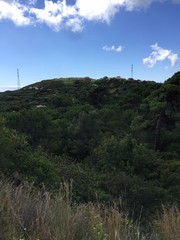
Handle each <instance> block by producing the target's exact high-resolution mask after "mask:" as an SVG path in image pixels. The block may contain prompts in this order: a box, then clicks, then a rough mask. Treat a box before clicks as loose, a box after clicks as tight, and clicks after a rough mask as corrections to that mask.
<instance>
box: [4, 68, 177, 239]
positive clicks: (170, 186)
mask: <svg viewBox="0 0 180 240" xmlns="http://www.w3.org/2000/svg"><path fill="white" fill-rule="evenodd" d="M179 156H180V72H177V73H176V74H175V75H174V76H172V78H170V79H168V80H167V81H166V82H164V83H156V82H152V81H139V80H133V79H129V80H126V79H116V78H111V79H109V78H107V77H104V78H102V79H99V80H93V79H90V78H82V79H79V78H69V79H52V80H46V81H42V82H38V83H36V84H33V85H30V86H27V87H24V88H22V89H20V90H17V91H13V92H10V91H7V92H4V93H0V174H2V175H3V178H4V177H5V178H6V179H10V180H12V181H13V182H14V183H13V184H15V185H16V188H15V189H14V190H13V188H12V185H11V183H9V182H6V181H5V182H4V180H2V182H1V190H0V191H1V192H0V194H1V199H2V200H3V199H5V198H4V196H6V199H8V201H9V202H8V201H7V203H6V204H7V206H6V204H5V203H4V205H2V208H1V213H0V214H1V216H3V218H2V221H3V225H2V226H4V228H3V229H4V230H3V229H2V230H1V231H2V232H5V233H7V232H9V234H11V235H10V236H7V237H8V239H12V236H13V237H14V238H15V240H16V239H18V238H19V237H20V236H21V234H22V236H23V237H29V236H30V237H31V239H89V240H90V239H103V240H104V239H112V240H113V239H126V238H125V237H124V236H125V235H126V237H127V236H129V235H128V234H129V233H127V231H130V229H129V228H128V229H126V227H127V226H126V225H125V227H122V228H121V223H120V222H119V223H117V222H115V223H114V224H113V225H112V226H110V225H108V224H110V223H112V222H113V221H116V220H117V221H120V220H119V219H123V220H122V221H124V219H126V217H127V214H128V221H129V222H132V223H133V229H134V226H135V229H136V230H135V231H134V232H133V233H130V235H131V234H135V233H137V236H139V238H135V236H134V235H131V237H127V239H146V238H145V235H143V231H145V230H144V229H146V228H147V227H148V226H149V224H150V225H152V224H153V223H154V221H155V220H154V219H155V218H156V217H155V216H157V212H158V211H159V212H160V217H159V220H157V222H158V224H159V225H158V226H159V229H160V228H161V229H163V228H164V227H165V226H167V225H168V224H170V223H168V221H170V216H171V214H172V215H173V218H174V215H176V213H177V216H179V215H178V214H179V210H178V209H179V204H180V202H179V200H180V157H179ZM8 181H9V180H8ZM62 182H67V183H68V184H70V185H71V184H72V186H73V187H72V191H70V192H71V200H70V202H69V200H67V199H65V200H64V197H62V196H60V195H63V194H64V192H63V193H62V192H61V191H60V193H59V187H60V185H61V184H62ZM32 183H33V185H32ZM24 184H25V185H24ZM25 186H26V187H25ZM30 186H31V187H30ZM31 188H32V189H31ZM34 188H35V189H34ZM42 189H46V190H44V192H42ZM20 192H21V193H20ZM31 193H32V194H31ZM18 194H20V195H18ZM22 194H24V195H22ZM59 194H60V195H59ZM21 195H22V196H21ZM19 197H22V199H19V200H18V199H17V198H19ZM1 199H0V201H1ZM14 199H16V200H17V203H16V200H14ZM30 200H31V202H32V204H31V203H30V202H28V201H30ZM66 200H67V201H66ZM12 202H15V204H16V205H12ZM89 202H91V204H90V203H89ZM18 203H21V204H20V206H18ZM97 203H98V204H99V205H98V204H97ZM8 204H9V205H8ZM23 204H25V205H23ZM43 204H45V205H43ZM57 204H61V206H63V209H64V210H65V209H67V208H68V213H67V212H66V213H64V214H66V217H65V219H67V217H69V218H68V219H67V221H66V222H65V223H64V224H66V226H64V227H63V226H61V224H63V223H61V224H60V225H59V226H60V228H62V227H63V228H64V229H67V227H68V228H69V230H68V231H69V232H70V233H71V237H70V236H66V234H65V233H64V234H65V235H64V236H66V237H65V238H63V237H61V236H62V235H60V234H62V233H59V232H60V229H56V227H57V226H55V225H56V221H60V222H61V218H60V216H59V215H56V214H60V212H56V211H55V210H54V209H55V206H56V205H57ZM162 204H163V205H164V206H172V207H168V208H165V207H164V208H163V209H162ZM174 204H175V205H174ZM42 205H43V206H47V207H48V209H47V212H43V211H45V209H42V208H43V207H42ZM3 206H4V207H3ZM58 206H59V205H58ZM108 206H114V207H110V208H109V207H108ZM173 206H176V207H173ZM21 207H22V208H21ZM16 208H17V209H16ZM19 208H20V209H19ZM32 208H33V209H34V210H32V214H35V215H33V216H32V219H35V216H36V214H39V217H40V218H42V219H41V220H38V221H40V223H38V224H40V225H41V226H40V225H38V227H39V228H42V226H43V225H44V226H45V227H44V230H43V229H41V230H38V229H35V228H36V227H37V226H31V225H32V221H31V220H32V219H31V210H30V209H32ZM28 209H29V210H28ZM59 209H62V207H61V208H60V206H59ZM102 209H103V211H101V210H102ZM6 211H7V214H6ZM12 211H14V212H12ZM33 211H36V213H34V212H33ZM41 211H42V212H41ZM48 211H50V212H48ZM96 211H97V212H98V214H97V215H98V219H95V218H94V216H96V214H95V212H96ZM109 211H110V212H109ZM26 212H27V214H25V215H26V219H25V220H23V221H26V220H27V221H30V223H28V224H30V227H26V224H24V222H23V223H22V222H21V219H23V217H22V215H23V214H24V213H26ZM37 212H38V213H37ZM102 212H103V214H105V215H106V213H108V214H107V216H106V217H105V216H104V215H103V214H102ZM125 213H126V214H125ZM9 214H12V215H13V216H14V218H12V223H10V225H9V226H7V224H6V223H7V219H8V218H9V216H10V215H9ZM18 214H20V215H18ZM28 214H29V219H27V216H28ZM46 214H50V216H52V218H54V223H53V222H52V223H51V222H48V221H51V220H52V219H51V217H50V218H49V219H46V216H45V215H46ZM113 214H115V215H113ZM166 215H167V216H168V217H169V218H168V217H167V218H166V219H165V216H166ZM86 216H88V217H86ZM140 216H141V221H140V222H141V225H138V226H137V222H138V224H140V223H139V217H140ZM104 217H105V218H104ZM73 219H75V223H76V224H77V226H75V225H73V223H70V222H68V221H72V220H73ZM83 219H87V222H86V221H84V220H83ZM174 219H175V218H174ZM177 219H178V218H177ZM33 221H34V220H33ZM41 221H42V222H41ZM43 221H44V222H43ZM82 221H83V223H82ZM102 221H103V224H105V225H103V226H102V227H99V225H98V224H100V223H101V222H102ZM174 221H175V220H174ZM52 224H55V225H54V226H52ZM78 224H79V225H78ZM82 224H85V225H86V226H84V225H83V226H84V230H85V229H86V232H87V234H89V235H87V236H85V235H83V234H84V233H83V232H82V229H80V226H81V225H82ZM96 224H97V225H96ZM118 224H120V225H118ZM134 224H135V225H134ZM172 224H179V222H178V221H177V222H176V223H172ZM21 225H22V226H23V227H24V228H27V229H31V230H29V231H30V233H27V234H29V236H28V235H27V234H26V232H23V231H22V226H21ZM5 226H7V227H8V228H10V229H11V230H9V229H8V230H7V231H6V230H5ZM28 226H29V225H28ZM46 226H47V227H46ZM48 226H49V228H48ZM116 226H117V229H122V231H120V230H117V229H116ZM122 226H124V225H122ZM176 226H177V225H176ZM111 227H112V228H114V229H110V228H111ZM71 228H72V229H71ZM93 228H95V229H96V228H97V229H99V230H97V231H98V232H99V231H100V232H101V231H102V236H104V238H103V237H102V236H101V237H100V238H98V237H94V235H93V234H96V233H94V232H93ZM141 228H143V230H142V229H141ZM165 228H166V230H162V234H164V233H165V234H166V236H164V238H163V237H160V235H158V237H159V238H158V237H157V239H171V238H170V237H169V238H168V237H167V236H168V234H169V236H170V235H171V236H173V235H172V233H169V232H168V231H170V230H172V228H171V229H169V230H168V229H167V227H165ZM125 229H126V230H127V231H126V230H125ZM153 229H154V227H153ZM45 230H47V232H44V233H42V231H45ZM73 231H74V232H73ZM76 231H77V232H78V233H77V232H76ZM124 231H125V232H126V234H125V232H124ZM32 232H33V233H34V234H35V235H32ZM38 232H39V233H38ZM115 232H116V234H117V235H116V236H115ZM138 232H140V233H141V235H138V234H139V233H138ZM145 232H146V231H145ZM151 232H152V231H151ZM156 233H157V232H156ZM38 234H45V235H38ZM48 234H50V235H51V236H53V237H52V238H51V237H49V236H50V235H48ZM76 234H80V235H78V237H77V235H76ZM106 234H107V236H106ZM113 234H114V235H113ZM118 234H120V235H118ZM122 234H125V235H122ZM157 234H160V230H158V233H157ZM173 234H174V233H173ZM178 234H179V233H178ZM16 236H17V238H16ZM45 236H46V238H45ZM122 236H123V237H122ZM118 237H119V238H118ZM143 237H144V238H143ZM153 239H156V238H155V236H154V238H153ZM172 239H173V240H174V239H176V238H175V237H174V238H172ZM177 239H179V238H177Z"/></svg>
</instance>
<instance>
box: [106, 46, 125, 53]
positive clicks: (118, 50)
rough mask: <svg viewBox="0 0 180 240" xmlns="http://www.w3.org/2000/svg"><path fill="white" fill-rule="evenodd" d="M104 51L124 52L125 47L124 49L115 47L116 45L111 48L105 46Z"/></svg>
mask: <svg viewBox="0 0 180 240" xmlns="http://www.w3.org/2000/svg"><path fill="white" fill-rule="evenodd" d="M102 49H103V50H104V51H114V52H122V50H123V47H122V46H119V47H115V46H114V45H112V46H111V47H108V46H104V47H103V48H102Z"/></svg>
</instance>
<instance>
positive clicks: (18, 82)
mask: <svg viewBox="0 0 180 240" xmlns="http://www.w3.org/2000/svg"><path fill="white" fill-rule="evenodd" d="M17 89H18V90H19V89H20V77H19V69H18V68H17Z"/></svg>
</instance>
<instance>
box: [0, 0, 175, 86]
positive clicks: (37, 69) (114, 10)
mask: <svg viewBox="0 0 180 240" xmlns="http://www.w3.org/2000/svg"><path fill="white" fill-rule="evenodd" d="M132 64H133V66H134V74H133V76H134V78H135V79H141V80H154V81H157V82H163V81H165V80H166V79H167V78H169V77H170V76H172V75H173V74H174V73H175V72H177V71H179V70H180V0H67V1H64V0H59V1H55V0H54V1H48V0H24V1H20V0H16V1H14V0H0V91H4V90H7V89H15V88H16V85H17V75H16V72H17V68H18V69H19V73H20V81H21V86H25V85H28V84H31V83H34V82H38V81H41V80H44V79H51V78H58V77H85V76H89V77H92V78H95V79H97V78H101V77H104V76H108V77H113V76H121V77H124V78H129V77H130V76H131V65H132Z"/></svg>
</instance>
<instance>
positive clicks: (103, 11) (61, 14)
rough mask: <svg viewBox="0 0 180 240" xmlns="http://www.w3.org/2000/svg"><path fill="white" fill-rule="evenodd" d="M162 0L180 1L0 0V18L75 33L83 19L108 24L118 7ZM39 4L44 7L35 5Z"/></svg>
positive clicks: (130, 7)
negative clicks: (66, 29)
mask: <svg viewBox="0 0 180 240" xmlns="http://www.w3.org/2000/svg"><path fill="white" fill-rule="evenodd" d="M42 1H43V3H44V4H42ZM165 1H166V2H167V1H168V2H171V3H180V0H101V1H100V0H98V1H97V0H75V2H74V4H73V5H72V4H71V5H69V4H68V3H67V2H66V0H57V1H53V0H26V1H21V0H0V21H2V20H4V19H9V20H11V21H13V22H14V23H15V24H16V25H18V26H23V25H25V26H26V25H36V24H37V23H39V24H46V25H47V26H49V27H50V28H52V29H54V30H56V31H60V30H61V29H63V28H70V30H72V31H74V32H75V31H82V30H83V28H84V27H83V25H84V21H85V20H88V21H101V22H106V23H108V24H109V23H110V22H111V19H112V18H113V17H114V15H115V14H116V13H117V12H118V11H119V10H120V9H121V8H123V9H125V10H127V11H133V10H135V9H140V8H144V7H148V6H149V5H150V4H151V3H152V2H165ZM22 2H24V3H22ZM38 3H41V6H43V7H38Z"/></svg>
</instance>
